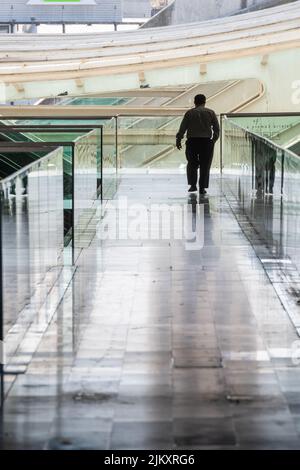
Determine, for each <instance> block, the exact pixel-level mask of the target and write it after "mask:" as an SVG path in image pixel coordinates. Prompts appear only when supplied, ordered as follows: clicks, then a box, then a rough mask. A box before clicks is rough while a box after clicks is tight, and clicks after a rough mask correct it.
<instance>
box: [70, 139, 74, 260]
mask: <svg viewBox="0 0 300 470" xmlns="http://www.w3.org/2000/svg"><path fill="white" fill-rule="evenodd" d="M71 194H72V222H71V223H72V266H74V265H75V145H72V193H71Z"/></svg>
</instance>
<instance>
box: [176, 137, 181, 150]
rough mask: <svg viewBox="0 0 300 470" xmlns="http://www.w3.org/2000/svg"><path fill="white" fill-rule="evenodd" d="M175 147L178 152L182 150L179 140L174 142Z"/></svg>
mask: <svg viewBox="0 0 300 470" xmlns="http://www.w3.org/2000/svg"><path fill="white" fill-rule="evenodd" d="M176 147H177V148H178V150H181V149H182V145H181V140H179V139H177V140H176Z"/></svg>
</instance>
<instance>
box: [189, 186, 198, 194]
mask: <svg viewBox="0 0 300 470" xmlns="http://www.w3.org/2000/svg"><path fill="white" fill-rule="evenodd" d="M196 191H197V186H191V187H190V189H189V193H195V192H196Z"/></svg>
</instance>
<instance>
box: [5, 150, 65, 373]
mask: <svg viewBox="0 0 300 470" xmlns="http://www.w3.org/2000/svg"><path fill="white" fill-rule="evenodd" d="M34 147H35V150H36V151H43V152H46V151H47V155H46V156H44V157H41V158H40V159H39V160H37V161H36V162H34V163H31V164H30V165H28V166H26V167H25V168H23V169H21V170H19V171H17V172H15V173H14V174H12V175H11V176H8V177H6V178H3V179H2V180H1V181H0V194H1V235H2V237H1V238H2V243H1V255H2V256H1V258H2V259H1V261H2V263H1V267H2V275H1V279H2V286H1V293H2V312H1V315H2V318H1V320H2V338H1V339H4V340H5V349H6V361H5V363H6V365H5V370H6V368H9V367H11V363H12V361H13V357H14V354H15V352H16V350H17V349H18V348H20V347H21V344H22V341H23V338H24V335H25V333H26V331H27V330H28V329H29V328H30V327H31V326H32V325H33V324H34V321H35V319H36V314H37V312H38V311H39V309H40V308H41V307H42V305H43V303H44V301H45V299H46V297H47V294H48V292H49V289H50V288H51V285H53V283H54V282H55V279H56V278H57V277H58V275H59V272H60V270H61V268H62V265H63V247H64V233H63V224H64V217H63V216H64V214H63V149H62V148H61V147H59V148H55V149H52V150H51V147H50V146H48V148H47V149H46V148H45V147H44V146H41V145H40V144H35V145H34ZM32 150H33V149H32ZM0 151H1V154H2V155H3V154H5V155H6V156H7V157H9V156H11V155H14V154H19V155H20V154H21V153H22V149H20V146H18V147H13V146H10V147H9V148H5V147H4V146H3V144H1V145H0ZM23 152H26V150H23ZM36 327H37V328H38V325H36ZM24 355H26V350H25V351H24ZM21 365H22V364H15V365H14V366H15V368H16V369H17V370H16V372H18V370H19V369H18V368H21Z"/></svg>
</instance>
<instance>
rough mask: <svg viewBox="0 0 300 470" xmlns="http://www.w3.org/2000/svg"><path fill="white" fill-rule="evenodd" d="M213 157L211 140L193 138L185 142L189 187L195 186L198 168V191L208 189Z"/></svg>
mask: <svg viewBox="0 0 300 470" xmlns="http://www.w3.org/2000/svg"><path fill="white" fill-rule="evenodd" d="M213 155H214V142H213V140H211V139H208V138H204V137H193V138H190V139H188V140H187V142H186V159H187V162H188V163H187V179H188V184H189V185H190V186H197V179H198V168H199V167H200V178H199V189H205V188H208V186H209V172H210V167H211V164H212V160H213Z"/></svg>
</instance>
